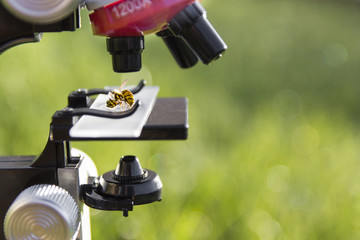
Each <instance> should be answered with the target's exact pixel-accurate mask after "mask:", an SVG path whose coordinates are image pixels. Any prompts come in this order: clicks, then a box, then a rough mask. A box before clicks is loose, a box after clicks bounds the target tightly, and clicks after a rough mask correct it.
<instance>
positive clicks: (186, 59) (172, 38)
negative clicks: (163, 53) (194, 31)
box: [156, 28, 199, 68]
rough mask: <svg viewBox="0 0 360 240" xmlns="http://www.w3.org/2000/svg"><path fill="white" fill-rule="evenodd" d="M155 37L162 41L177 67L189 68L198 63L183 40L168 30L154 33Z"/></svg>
mask: <svg viewBox="0 0 360 240" xmlns="http://www.w3.org/2000/svg"><path fill="white" fill-rule="evenodd" d="M156 35H157V36H159V37H161V38H162V39H163V40H164V42H165V44H166V46H167V47H168V48H169V50H170V52H171V54H172V55H173V57H174V58H175V60H176V62H177V64H178V65H179V67H181V68H190V67H192V66H194V65H195V64H196V63H197V62H198V61H199V59H198V57H197V56H196V54H195V53H194V51H193V50H192V49H191V48H190V47H189V45H188V44H187V43H186V42H185V40H184V39H183V38H181V37H178V36H176V35H175V34H174V33H173V32H172V31H171V30H170V29H169V28H166V29H164V30H162V31H160V32H158V33H156Z"/></svg>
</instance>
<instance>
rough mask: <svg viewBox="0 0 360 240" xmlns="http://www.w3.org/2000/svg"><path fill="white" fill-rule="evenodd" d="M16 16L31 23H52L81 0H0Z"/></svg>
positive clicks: (70, 10) (62, 16) (66, 14)
mask: <svg viewBox="0 0 360 240" xmlns="http://www.w3.org/2000/svg"><path fill="white" fill-rule="evenodd" d="M0 2H2V3H3V5H4V6H5V7H6V8H7V9H8V10H9V11H10V12H11V13H12V14H14V15H15V16H17V17H18V18H20V19H22V20H24V21H27V22H32V23H53V22H56V21H59V20H61V19H63V18H65V17H67V16H68V15H69V14H70V13H71V12H74V10H75V9H76V8H77V7H78V6H79V4H80V2H81V0H41V1H39V0H0Z"/></svg>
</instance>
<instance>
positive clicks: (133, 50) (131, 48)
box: [106, 36, 145, 73]
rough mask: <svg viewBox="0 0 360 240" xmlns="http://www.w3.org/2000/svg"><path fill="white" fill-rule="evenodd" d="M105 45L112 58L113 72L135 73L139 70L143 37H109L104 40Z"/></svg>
mask: <svg viewBox="0 0 360 240" xmlns="http://www.w3.org/2000/svg"><path fill="white" fill-rule="evenodd" d="M106 45H107V50H108V52H109V53H110V54H111V56H112V63H113V70H114V72H119V73H121V72H136V71H139V70H140V69H141V66H142V64H141V53H142V51H143V50H144V48H145V46H144V36H133V37H110V38H107V39H106Z"/></svg>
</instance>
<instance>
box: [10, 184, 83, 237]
mask: <svg viewBox="0 0 360 240" xmlns="http://www.w3.org/2000/svg"><path fill="white" fill-rule="evenodd" d="M78 226H79V209H78V206H77V204H76V202H75V200H74V199H73V198H72V197H71V195H70V194H69V193H68V192H67V191H66V190H64V189H63V188H60V187H58V186H56V185H47V184H41V185H34V186H31V187H29V188H27V189H25V190H24V191H22V192H21V193H20V195H19V196H18V197H17V198H16V199H15V201H14V202H13V203H12V205H11V206H10V208H9V210H8V212H7V213H6V216H5V222H4V232H5V237H6V239H8V240H13V239H29V240H32V239H34V240H35V239H42V240H45V239H51V240H65V239H73V238H74V237H76V232H77V230H78Z"/></svg>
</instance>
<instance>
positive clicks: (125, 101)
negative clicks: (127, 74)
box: [106, 80, 134, 108]
mask: <svg viewBox="0 0 360 240" xmlns="http://www.w3.org/2000/svg"><path fill="white" fill-rule="evenodd" d="M126 83H127V80H125V81H124V82H123V83H122V84H121V85H120V87H119V89H114V90H113V91H111V92H109V100H107V101H106V106H107V107H108V108H114V107H116V106H117V105H119V106H120V107H126V105H128V106H129V108H131V107H132V105H133V104H134V95H133V94H132V92H131V91H130V90H128V89H124V90H122V88H123V87H124V86H125V85H126Z"/></svg>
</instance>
